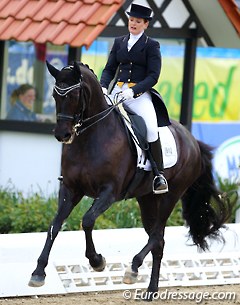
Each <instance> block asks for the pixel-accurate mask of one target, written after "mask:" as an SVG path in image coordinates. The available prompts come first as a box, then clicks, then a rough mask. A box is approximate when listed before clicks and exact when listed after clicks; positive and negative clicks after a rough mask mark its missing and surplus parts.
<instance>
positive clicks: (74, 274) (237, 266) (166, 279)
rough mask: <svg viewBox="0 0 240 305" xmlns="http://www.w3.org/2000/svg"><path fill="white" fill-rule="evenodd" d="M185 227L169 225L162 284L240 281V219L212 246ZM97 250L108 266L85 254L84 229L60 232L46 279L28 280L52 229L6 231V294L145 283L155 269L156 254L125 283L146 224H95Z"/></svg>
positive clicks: (0, 240)
mask: <svg viewBox="0 0 240 305" xmlns="http://www.w3.org/2000/svg"><path fill="white" fill-rule="evenodd" d="M187 232H188V231H187V229H186V228H185V227H167V228H166V233H165V249H164V256H163V260H162V267H161V275H160V281H159V287H170V286H200V285H223V284H239V283H240V242H239V236H240V233H239V232H240V224H229V225H228V226H227V230H222V233H223V236H224V238H225V239H226V244H225V245H224V246H223V245H222V244H220V243H216V242H214V243H212V245H211V248H210V251H209V252H198V251H197V247H196V246H191V240H188V238H187ZM93 238H94V241H95V245H96V250H97V252H98V253H101V254H102V255H103V256H104V257H105V258H106V261H107V265H106V268H105V270H104V271H103V272H95V271H94V270H93V269H92V268H91V267H90V266H89V264H88V260H87V259H86V258H85V237H84V232H83V231H70V232H60V233H59V235H58V237H57V239H56V240H55V243H54V246H53V249H52V252H51V255H50V260H49V265H48V267H47V268H46V273H47V277H46V283H45V285H44V286H42V287H39V288H32V287H29V286H28V281H29V279H30V276H31V273H32V271H33V270H34V269H35V267H36V263H37V258H38V256H39V255H40V252H41V250H42V247H43V245H44V243H45V239H46V233H22V234H2V235H0V297H15V296H35V295H52V294H66V293H75V292H87V291H107V290H109V291H111V290H125V289H136V288H141V289H144V288H146V287H147V286H148V283H149V280H150V272H151V254H149V255H148V256H147V257H146V258H145V260H144V263H143V265H142V267H141V268H140V269H139V276H138V281H137V283H136V284H133V285H126V284H123V283H122V278H123V275H124V272H125V269H126V267H127V266H128V265H129V264H130V262H131V260H132V258H133V256H134V255H135V254H137V253H138V252H139V251H140V250H141V249H142V247H143V246H144V245H145V244H146V242H147V239H148V237H147V234H146V233H145V231H144V230H143V229H113V230H95V231H93Z"/></svg>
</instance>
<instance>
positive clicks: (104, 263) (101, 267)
mask: <svg viewBox="0 0 240 305" xmlns="http://www.w3.org/2000/svg"><path fill="white" fill-rule="evenodd" d="M105 267H106V259H105V257H103V256H102V262H101V264H100V265H99V266H97V267H93V270H94V271H97V272H102V271H103V270H104V269H105Z"/></svg>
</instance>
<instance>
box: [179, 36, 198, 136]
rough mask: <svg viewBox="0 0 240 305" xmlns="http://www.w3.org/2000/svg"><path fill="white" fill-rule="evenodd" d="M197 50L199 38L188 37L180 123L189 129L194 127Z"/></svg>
mask: <svg viewBox="0 0 240 305" xmlns="http://www.w3.org/2000/svg"><path fill="white" fill-rule="evenodd" d="M196 50H197V38H192V39H186V44H185V54H184V74H183V85H182V103H181V113H180V123H181V124H183V125H184V126H185V127H186V128H187V129H188V130H189V131H191V128H192V110H193V100H194V75H195V61H196Z"/></svg>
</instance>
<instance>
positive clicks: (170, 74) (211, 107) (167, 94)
mask: <svg viewBox="0 0 240 305" xmlns="http://www.w3.org/2000/svg"><path fill="white" fill-rule="evenodd" d="M202 50H204V52H206V54H207V55H205V56H198V57H197V59H196V69H195V88H194V107H193V121H195V122H224V121H226V122H229V121H240V54H239V56H238V55H237V56H236V52H234V53H233V54H235V57H236V58H234V57H233V58H232V57H226V58H224V56H225V55H224V50H222V49H220V51H218V49H217V48H211V49H208V48H202ZM205 50H206V51H205ZM226 51H227V50H226ZM234 51H237V50H234ZM212 52H214V56H213V55H212V54H211V53H212ZM178 53H180V52H179V51H178V52H176V54H174V55H172V54H171V56H167V55H165V54H164V52H163V55H162V71H161V75H160V78H159V82H158V84H157V85H156V86H155V88H156V89H157V91H158V92H160V94H161V95H162V97H163V99H164V101H165V104H166V106H167V108H168V111H169V114H170V117H171V118H173V119H176V120H178V119H179V116H180V108H181V95H182V77H183V56H182V54H181V56H180V55H179V54H178ZM239 53H240V51H239ZM209 54H210V55H209ZM219 54H220V55H219ZM237 54H238V53H237ZM82 61H83V62H85V63H88V64H89V66H90V67H91V68H92V69H93V70H94V72H95V74H96V75H97V76H98V78H100V76H101V72H102V69H103V67H104V65H105V63H106V61H107V54H97V55H96V54H87V53H86V54H83V57H82Z"/></svg>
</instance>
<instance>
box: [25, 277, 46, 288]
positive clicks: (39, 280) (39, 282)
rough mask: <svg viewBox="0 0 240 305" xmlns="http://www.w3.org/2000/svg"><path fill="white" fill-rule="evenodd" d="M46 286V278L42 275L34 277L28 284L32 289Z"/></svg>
mask: <svg viewBox="0 0 240 305" xmlns="http://www.w3.org/2000/svg"><path fill="white" fill-rule="evenodd" d="M44 284H45V276H42V275H32V276H31V279H30V281H29V283H28V286H30V287H41V286H43V285H44Z"/></svg>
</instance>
